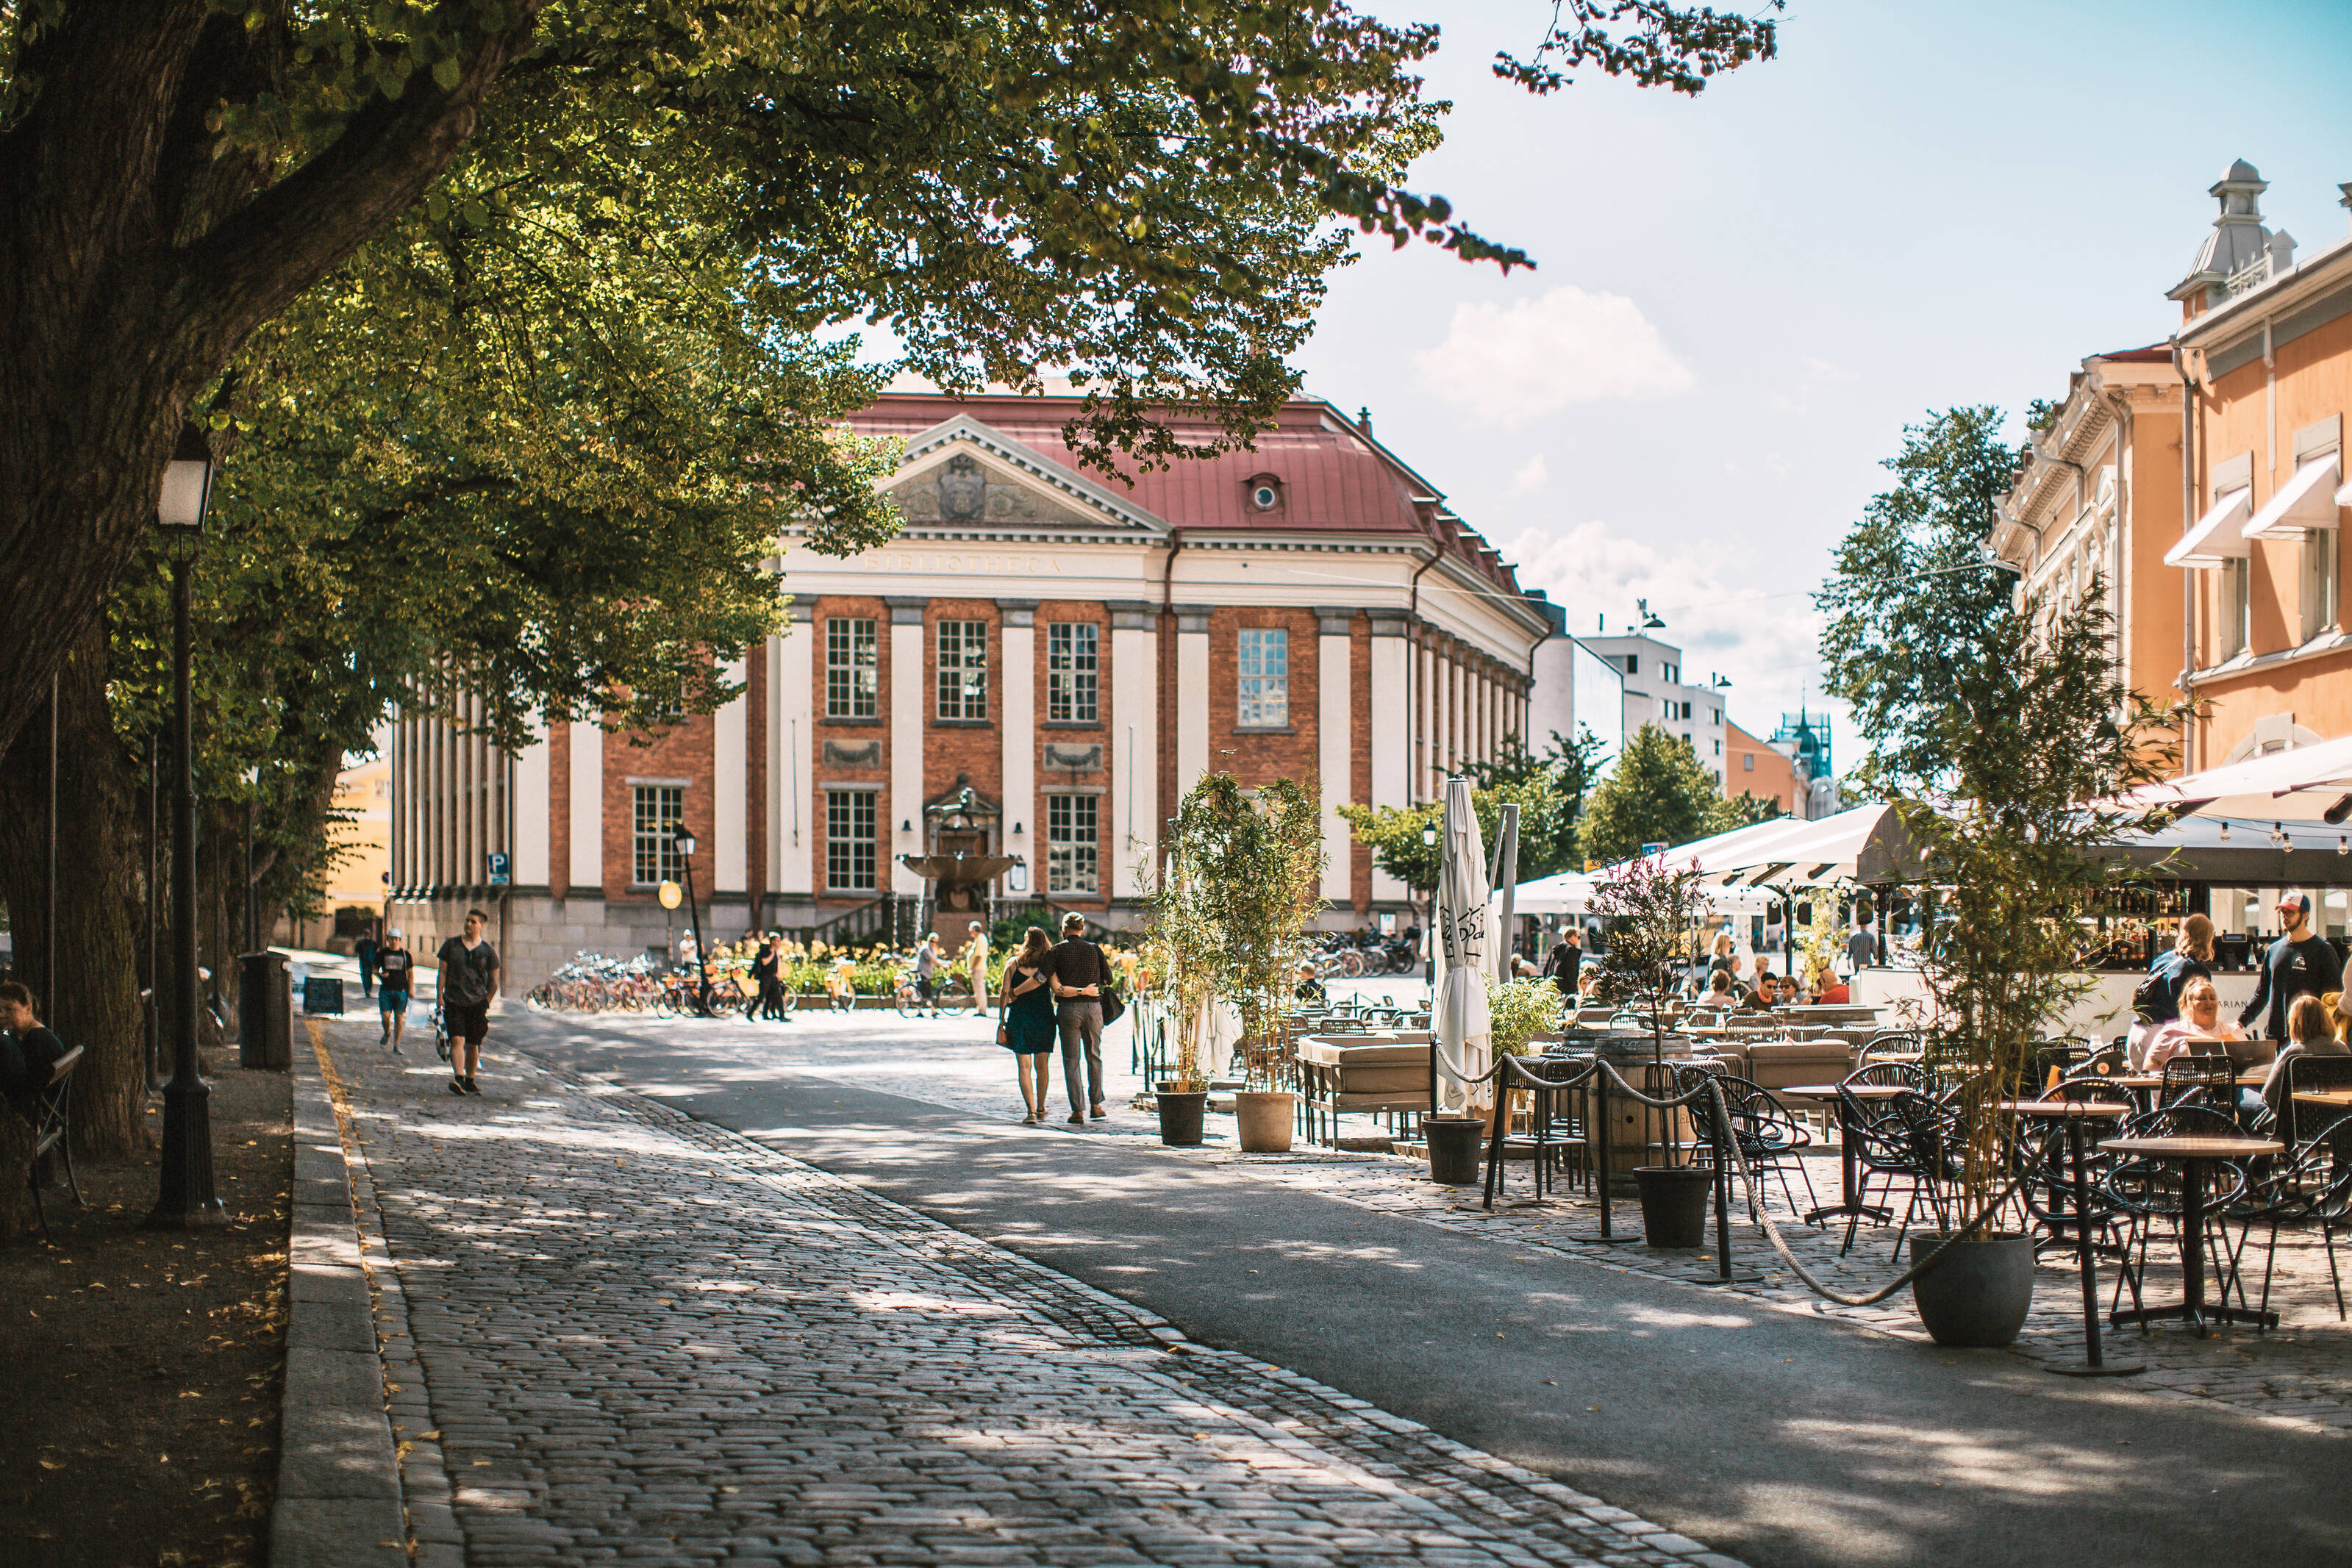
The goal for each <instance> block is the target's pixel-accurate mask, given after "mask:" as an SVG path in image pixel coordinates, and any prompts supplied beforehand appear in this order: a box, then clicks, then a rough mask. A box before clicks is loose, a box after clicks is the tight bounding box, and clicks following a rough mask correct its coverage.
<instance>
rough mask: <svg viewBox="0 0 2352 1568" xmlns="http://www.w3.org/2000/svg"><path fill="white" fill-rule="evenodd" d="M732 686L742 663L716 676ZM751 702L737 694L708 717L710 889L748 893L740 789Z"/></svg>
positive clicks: (744, 805)
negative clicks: (722, 677) (719, 676)
mask: <svg viewBox="0 0 2352 1568" xmlns="http://www.w3.org/2000/svg"><path fill="white" fill-rule="evenodd" d="M719 674H721V675H723V676H724V677H725V678H726V679H727V680H728V681H730V683H732V684H733V685H738V686H740V685H742V684H743V681H744V678H745V674H746V671H745V664H744V661H743V660H741V659H737V660H734V661H733V662H731V663H730V664H728V666H727V667H726V668H725V669H724V670H721V671H720V672H719ZM750 746H751V697H750V696H749V695H747V694H745V693H743V692H740V691H739V692H737V693H736V694H735V696H734V698H733V700H732V701H730V702H729V703H728V704H727V706H724V707H722V708H720V709H719V711H718V712H717V713H715V714H712V715H711V716H710V853H711V861H710V890H711V891H712V892H713V893H748V892H749V891H751V827H750V822H749V821H748V818H749V816H750V810H749V805H750V803H749V801H747V800H746V799H745V798H744V793H743V791H744V787H745V786H746V785H747V784H748V783H750V781H751V751H750Z"/></svg>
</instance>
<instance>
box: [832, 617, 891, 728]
mask: <svg viewBox="0 0 2352 1568" xmlns="http://www.w3.org/2000/svg"><path fill="white" fill-rule="evenodd" d="M876 647H877V641H876V638H875V635H874V622H871V621H847V620H844V621H827V622H825V623H824V716H825V717H827V718H874V717H876V716H878V715H879V714H880V713H881V711H882V706H881V693H882V686H881V678H880V671H879V666H878V665H877V662H876V661H877V653H876V651H875V650H876Z"/></svg>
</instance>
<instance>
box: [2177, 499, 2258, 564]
mask: <svg viewBox="0 0 2352 1568" xmlns="http://www.w3.org/2000/svg"><path fill="white" fill-rule="evenodd" d="M2252 497H2253V492H2252V490H2232V491H2231V492H2230V493H2229V494H2228V495H2226V496H2223V497H2221V499H2220V500H2218V501H2216V502H2214V503H2213V509H2212V510H2211V511H2210V512H2207V513H2206V514H2205V515H2204V516H2203V517H2200V518H2198V519H2197V526H2196V527H2195V528H2191V529H2189V531H2188V532H2187V533H2185V534H2183V535H2181V536H2180V542H2179V544H2177V545H2174V546H2173V547H2172V548H2171V549H2168V550H2166V551H2165V552H2164V564H2165V565H2167V566H2179V567H2187V568H2188V569H2189V570H2191V571H2198V570H2204V569H2206V568H2209V567H2216V566H2220V565H2221V563H2222V562H2223V561H2225V560H2243V559H2246V557H2247V556H2248V555H2249V554H2251V553H2252V551H2251V549H2250V548H2249V547H2248V546H2247V544H2246V537H2245V535H2244V534H2242V533H2241V532H2240V531H2239V528H2238V525H2239V524H2240V523H2242V522H2243V521H2244V520H2245V518H2246V516H2247V514H2248V513H2250V512H2252V510H2253V507H2252V505H2251V501H2252Z"/></svg>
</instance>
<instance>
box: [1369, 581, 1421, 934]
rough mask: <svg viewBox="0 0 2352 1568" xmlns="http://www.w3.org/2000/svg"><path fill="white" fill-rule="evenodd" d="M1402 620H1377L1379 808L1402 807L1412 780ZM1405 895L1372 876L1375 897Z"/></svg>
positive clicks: (1375, 800)
mask: <svg viewBox="0 0 2352 1568" xmlns="http://www.w3.org/2000/svg"><path fill="white" fill-rule="evenodd" d="M1404 631H1405V623H1404V622H1402V620H1395V621H1384V620H1381V619H1380V618H1379V617H1377V616H1375V617H1374V618H1373V620H1372V646H1371V653H1370V657H1371V665H1372V667H1371V694H1372V800H1371V803H1372V804H1373V805H1375V806H1402V805H1403V804H1404V803H1405V797H1406V796H1407V795H1408V794H1409V793H1410V792H1411V785H1412V737H1411V736H1410V735H1408V734H1407V733H1406V731H1405V714H1406V709H1407V707H1408V706H1409V705H1408V704H1407V702H1406V700H1405V699H1406V695H1407V692H1408V689H1409V687H1410V686H1411V685H1412V660H1411V658H1410V655H1411V653H1412V643H1409V642H1407V641H1406V639H1405V634H1404ZM1404 896H1405V885H1404V883H1401V882H1399V881H1398V880H1397V879H1396V878H1394V877H1392V876H1391V875H1389V874H1388V873H1386V872H1384V871H1381V870H1380V869H1379V868H1377V867H1375V868H1374V869H1373V871H1372V897H1373V898H1374V899H1375V900H1377V901H1379V902H1381V903H1393V902H1395V901H1397V900H1400V899H1402V898H1403V897H1404Z"/></svg>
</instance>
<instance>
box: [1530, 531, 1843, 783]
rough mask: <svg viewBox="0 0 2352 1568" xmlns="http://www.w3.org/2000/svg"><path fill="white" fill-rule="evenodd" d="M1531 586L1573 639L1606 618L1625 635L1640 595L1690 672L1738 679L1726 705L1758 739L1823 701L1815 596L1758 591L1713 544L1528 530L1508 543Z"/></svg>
mask: <svg viewBox="0 0 2352 1568" xmlns="http://www.w3.org/2000/svg"><path fill="white" fill-rule="evenodd" d="M1502 549H1503V555H1504V558H1505V559H1507V560H1509V561H1511V562H1512V563H1513V564H1514V565H1515V566H1517V569H1518V577H1519V584H1520V586H1521V587H1523V588H1540V589H1542V590H1543V591H1545V592H1546V593H1548V594H1549V595H1550V596H1551V599H1552V601H1553V602H1554V603H1556V604H1559V605H1560V606H1561V607H1562V608H1563V609H1564V610H1565V611H1566V612H1567V619H1568V631H1569V633H1570V635H1571V636H1577V637H1590V636H1593V635H1595V634H1596V631H1597V626H1596V618H1597V617H1601V616H1606V617H1607V619H1608V632H1609V633H1610V634H1611V635H1616V636H1622V635H1623V634H1624V632H1625V631H1626V630H1627V623H1628V622H1630V621H1631V620H1632V619H1633V614H1634V603H1635V601H1637V600H1643V599H1646V600H1648V601H1650V609H1651V610H1652V612H1654V613H1655V614H1656V615H1657V616H1658V617H1659V619H1661V620H1663V621H1664V622H1665V623H1666V628H1665V630H1664V631H1663V632H1654V633H1653V635H1654V636H1656V637H1657V638H1658V639H1659V640H1660V641H1662V642H1664V643H1669V644H1671V645H1673V646H1675V647H1679V648H1681V649H1682V650H1683V678H1684V679H1685V680H1686V681H1689V682H1690V683H1692V684H1693V685H1704V684H1705V683H1706V681H1707V680H1709V679H1710V678H1711V677H1712V676H1713V675H1714V674H1716V673H1717V672H1718V671H1719V672H1721V673H1722V674H1723V675H1724V676H1726V677H1727V679H1729V680H1730V681H1731V682H1732V685H1731V686H1730V687H1729V688H1728V689H1727V690H1726V691H1725V692H1724V694H1723V697H1724V711H1725V714H1726V716H1728V717H1729V718H1730V719H1731V720H1732V721H1733V722H1735V723H1737V724H1738V725H1739V727H1741V728H1743V729H1746V730H1747V731H1748V733H1750V734H1751V735H1761V736H1767V737H1769V735H1770V734H1771V732H1772V729H1773V727H1774V726H1775V725H1777V724H1778V723H1779V722H1780V715H1781V713H1782V712H1783V711H1786V712H1790V713H1794V712H1796V711H1797V706H1798V705H1799V704H1800V703H1805V704H1807V705H1808V706H1811V708H1812V709H1813V710H1814V711H1816V712H1818V711H1820V709H1821V707H1822V692H1821V669H1820V660H1819V649H1820V640H1821V617H1820V616H1819V614H1817V613H1816V612H1815V611H1814V609H1813V606H1812V599H1811V594H1809V593H1802V592H1799V593H1774V594H1763V593H1759V592H1758V591H1756V590H1754V589H1752V588H1750V587H1748V585H1747V583H1746V582H1744V581H1743V580H1741V578H1740V575H1739V572H1738V563H1737V562H1733V561H1727V560H1726V559H1723V557H1722V554H1721V549H1720V546H1719V545H1718V544H1715V543H1710V542H1708V541H1706V540H1699V539H1690V540H1686V541H1685V540H1681V539H1675V538H1671V537H1666V538H1664V542H1661V543H1652V542H1650V541H1649V540H1647V539H1640V538H1626V537H1624V536H1623V535H1621V534H1618V533H1616V532H1613V531H1612V529H1611V528H1610V527H1609V525H1608V524H1606V523H1602V522H1597V521H1596V522H1588V523H1582V524H1580V525H1578V526H1577V527H1575V528H1570V529H1569V530H1568V531H1567V532H1566V533H1564V534H1553V533H1547V532H1545V531H1544V530H1543V529H1540V528H1528V529H1527V530H1525V531H1524V532H1522V533H1520V534H1519V535H1518V536H1517V538H1513V539H1511V540H1510V541H1509V542H1508V543H1507V544H1505V545H1504V546H1503V547H1502Z"/></svg>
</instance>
